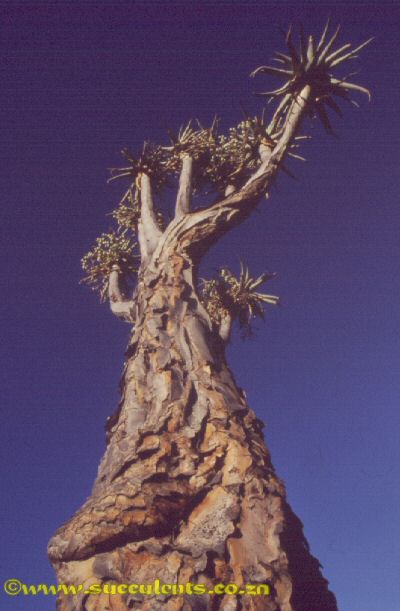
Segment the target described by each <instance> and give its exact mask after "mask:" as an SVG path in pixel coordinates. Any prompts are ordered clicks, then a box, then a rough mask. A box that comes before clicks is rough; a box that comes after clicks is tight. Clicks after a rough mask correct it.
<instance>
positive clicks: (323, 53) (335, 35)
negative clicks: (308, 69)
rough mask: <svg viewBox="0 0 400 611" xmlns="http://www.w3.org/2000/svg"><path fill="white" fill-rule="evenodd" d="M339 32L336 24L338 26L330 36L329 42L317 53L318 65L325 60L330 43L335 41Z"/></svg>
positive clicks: (330, 46)
mask: <svg viewBox="0 0 400 611" xmlns="http://www.w3.org/2000/svg"><path fill="white" fill-rule="evenodd" d="M339 32H340V25H338V27H337V28H336V30H335V31H334V33H333V36H332V37H331V39H330V40H329V42H328V43H327V44H326V46H325V47H324V49H322V51H321V53H320V55H319V58H318V65H320V64H322V62H323V61H324V60H325V57H326V56H327V55H328V53H329V51H330V50H331V48H332V45H333V44H334V43H335V41H336V39H337V37H338V36H339Z"/></svg>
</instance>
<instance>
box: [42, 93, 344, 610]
mask: <svg viewBox="0 0 400 611" xmlns="http://www.w3.org/2000/svg"><path fill="white" fill-rule="evenodd" d="M304 104H305V102H304V103H303V102H302V100H299V102H298V105H297V108H294V110H293V111H292V115H291V118H290V121H291V122H292V123H290V121H289V123H288V124H289V128H288V130H289V131H287V133H286V134H285V133H284V135H283V137H285V138H286V143H285V145H284V146H283V145H281V147H280V148H278V146H279V145H278V146H277V149H276V151H273V152H272V154H271V155H268V159H264V161H262V165H261V168H260V170H259V171H258V172H257V173H256V174H255V175H254V176H253V178H252V179H251V180H250V181H248V183H247V184H246V185H245V186H244V187H243V188H242V189H240V190H238V191H235V192H231V193H228V194H227V196H226V197H224V199H222V201H220V202H217V203H216V204H214V205H212V206H210V207H209V208H205V209H201V210H196V211H193V212H190V210H189V203H190V188H189V187H188V185H189V183H190V173H191V163H190V164H189V162H186V163H185V164H184V168H183V170H182V176H181V181H180V189H179V194H178V200H179V201H178V202H177V206H176V212H177V214H176V217H175V219H174V220H173V221H172V222H171V223H170V225H169V227H168V228H167V229H166V230H165V232H164V233H163V234H161V232H160V230H159V229H158V227H157V226H156V222H155V216H154V212H153V206H152V200H151V185H150V180H149V179H148V178H147V177H146V178H145V179H144V180H143V178H142V185H141V197H142V224H141V229H140V231H141V236H140V245H141V249H142V266H141V269H140V272H139V280H138V287H137V297H136V300H135V303H136V311H135V328H134V330H133V332H132V335H131V338H130V341H129V346H128V350H127V354H126V362H125V366H124V371H123V377H122V382H121V390H122V393H121V402H120V405H119V407H118V410H117V412H116V414H115V415H114V416H113V417H111V418H110V419H109V421H108V425H107V449H106V452H105V454H104V457H103V459H102V461H101V463H100V466H99V470H98V475H97V478H96V481H95V484H94V487H93V490H92V493H91V496H90V497H89V499H88V500H87V501H86V502H85V503H84V504H83V506H82V507H81V508H80V509H79V510H78V512H77V513H76V514H75V515H74V516H73V517H72V518H71V519H70V520H69V521H68V522H67V523H66V524H65V525H63V526H62V527H61V528H60V529H58V531H57V532H56V534H55V535H54V537H53V538H52V540H51V541H50V544H49V557H50V559H51V561H52V563H53V566H54V568H55V570H56V572H57V576H58V579H59V581H60V583H73V584H80V583H82V584H84V586H85V588H88V587H89V586H90V585H92V584H98V583H105V582H107V581H115V582H117V583H124V584H130V583H145V584H146V583H147V584H149V583H153V582H154V579H155V578H158V579H160V581H161V582H164V583H181V584H185V583H187V582H192V583H203V584H205V585H206V586H207V590H208V589H211V588H212V587H213V586H214V585H215V584H216V583H220V582H223V583H232V582H234V583H236V584H237V585H239V586H242V585H244V584H246V583H252V584H255V583H268V584H270V586H271V595H270V596H268V597H266V596H241V595H238V596H232V595H230V596H227V595H226V596H224V597H222V596H213V595H209V594H205V595H202V596H184V595H182V596H157V597H147V596H140V595H133V594H132V595H129V594H128V595H121V596H119V595H107V594H102V595H84V594H80V595H78V596H77V597H71V596H64V595H60V597H59V600H58V607H57V608H58V609H59V611H84V610H86V611H104V610H106V609H110V610H113V611H125V610H128V609H142V610H144V611H150V610H157V609H167V610H171V611H172V610H179V609H182V610H190V609H197V610H201V609H204V610H208V609H209V610H215V609H221V610H224V611H235V610H238V611H239V610H240V609H242V610H244V609H246V610H249V611H250V610H266V611H322V610H324V611H335V610H337V607H336V602H335V598H334V596H333V595H332V594H331V593H330V592H329V590H328V585H327V581H326V580H325V579H324V578H323V577H322V575H321V573H320V567H319V563H318V561H317V560H316V559H315V558H313V556H312V555H311V554H310V552H309V550H308V546H307V542H306V540H305V538H304V535H303V533H302V525H301V523H300V521H299V520H298V518H297V517H296V516H294V514H293V512H292V511H291V509H290V507H289V505H288V504H287V501H286V497H285V489H284V485H283V484H282V482H281V481H280V480H279V478H278V477H277V475H276V473H275V471H274V468H273V466H272V463H271V459H270V455H269V452H268V450H267V448H266V446H265V443H264V439H263V434H262V426H263V425H262V423H261V422H260V420H258V419H257V417H256V416H255V414H254V412H253V411H252V410H251V409H250V407H249V406H248V405H247V402H246V399H245V395H244V393H243V391H241V389H239V388H238V387H237V385H236V383H235V381H234V378H233V376H232V373H231V371H230V370H229V368H228V366H227V363H226V360H225V354H224V347H225V342H224V341H223V340H224V339H227V338H228V337H229V331H230V322H229V329H228V328H225V329H220V332H219V333H218V331H217V330H215V329H214V328H213V327H212V325H211V322H210V319H209V317H208V314H207V312H206V311H205V309H204V307H203V306H202V304H201V303H200V301H199V297H198V294H197V292H196V286H195V282H194V280H193V278H194V277H196V270H197V266H198V263H199V260H200V258H201V256H202V254H203V253H204V252H205V251H206V250H207V249H208V248H209V247H210V246H211V244H212V243H214V242H215V241H216V240H217V239H219V237H220V236H221V235H223V234H224V233H225V232H226V231H228V230H229V229H230V228H231V227H233V226H234V225H236V224H238V223H240V222H242V221H243V220H244V219H245V218H246V217H247V216H248V215H249V214H250V213H251V211H252V210H253V209H254V207H255V205H256V204H257V203H258V201H259V199H260V197H261V196H262V195H263V194H264V193H265V191H266V189H267V188H268V186H269V184H270V183H271V181H272V180H273V179H274V176H275V174H276V172H277V169H278V167H279V164H280V162H281V160H282V158H283V155H284V153H285V150H286V148H287V146H288V143H289V142H290V140H291V138H292V137H293V134H294V132H295V129H296V128H297V126H298V124H299V122H300V120H301V117H302V108H303V107H304ZM296 112H297V115H296ZM293 117H294V118H293ZM179 197H180V199H179ZM143 212H144V214H143ZM114 272H115V274H117V275H114V276H113V282H111V279H110V286H111V289H110V296H112V295H114V296H116V300H117V302H118V303H120V302H121V300H122V299H123V296H122V295H121V294H120V293H119V292H118V271H117V270H113V273H114ZM221 331H222V332H221Z"/></svg>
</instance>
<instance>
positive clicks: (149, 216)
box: [138, 174, 162, 260]
mask: <svg viewBox="0 0 400 611" xmlns="http://www.w3.org/2000/svg"><path fill="white" fill-rule="evenodd" d="M140 202H141V215H140V221H139V223H138V237H139V246H140V252H141V255H142V259H143V260H144V259H147V258H148V257H149V256H150V255H151V254H152V253H153V252H154V250H155V249H156V247H157V244H158V242H159V239H160V237H161V235H162V232H161V230H160V228H159V226H158V224H157V217H156V214H155V211H154V203H153V194H152V188H151V181H150V178H149V176H147V174H142V175H141V178H140Z"/></svg>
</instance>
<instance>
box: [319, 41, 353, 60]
mask: <svg viewBox="0 0 400 611" xmlns="http://www.w3.org/2000/svg"><path fill="white" fill-rule="evenodd" d="M350 48H351V43H350V42H348V43H347V44H345V45H343V47H340V48H339V49H336V51H334V52H333V53H331V54H330V55H328V57H327V58H326V59H325V63H326V64H329V62H331V61H332V60H334V59H335V58H336V57H337V56H338V55H340V54H341V53H343V51H347V49H350Z"/></svg>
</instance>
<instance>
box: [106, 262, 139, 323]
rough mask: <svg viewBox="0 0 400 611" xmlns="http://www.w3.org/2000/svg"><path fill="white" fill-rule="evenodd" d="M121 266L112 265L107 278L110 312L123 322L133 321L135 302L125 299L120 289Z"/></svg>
mask: <svg viewBox="0 0 400 611" xmlns="http://www.w3.org/2000/svg"><path fill="white" fill-rule="evenodd" d="M121 274H122V272H121V268H120V266H119V265H116V264H115V265H113V266H112V270H111V272H110V276H109V280H108V298H109V301H110V308H111V312H112V313H113V314H115V316H117V318H119V319H120V320H123V321H124V322H129V323H134V322H135V303H134V301H132V300H127V299H126V297H125V296H124V294H123V292H122V290H121V284H120V277H121Z"/></svg>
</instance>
